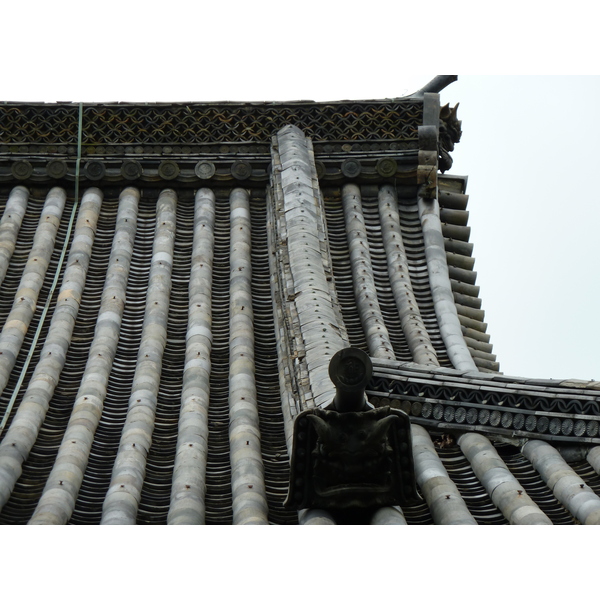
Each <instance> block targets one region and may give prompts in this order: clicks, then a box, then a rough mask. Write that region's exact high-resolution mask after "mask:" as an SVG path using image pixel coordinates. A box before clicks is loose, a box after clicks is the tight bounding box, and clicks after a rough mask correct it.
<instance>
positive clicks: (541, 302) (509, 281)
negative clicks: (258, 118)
mask: <svg viewBox="0 0 600 600" xmlns="http://www.w3.org/2000/svg"><path fill="white" fill-rule="evenodd" d="M575 4H577V3H575ZM34 5H35V7H36V10H35V11H33V10H32V7H31V4H28V5H27V6H25V5H24V4H23V5H20V6H11V7H9V8H7V9H6V10H7V11H8V16H7V17H5V19H4V22H5V23H9V22H12V23H21V24H23V23H27V26H26V27H25V26H21V27H16V28H15V29H9V30H8V31H6V32H4V34H5V39H4V43H3V45H4V48H5V49H9V50H10V53H9V56H10V59H9V60H7V61H5V63H4V65H3V69H4V75H3V77H2V78H1V79H0V100H25V101H41V100H43V101H56V100H72V101H116V100H123V101H148V102H151V101H186V100H197V101H206V100H297V99H311V100H340V99H346V98H351V99H364V98H385V97H394V96H401V95H405V94H409V93H411V92H413V91H415V90H416V89H417V88H418V87H420V86H421V85H423V84H424V83H426V82H427V81H429V79H431V78H432V77H433V76H434V75H435V74H437V73H444V72H449V71H451V72H456V71H458V72H459V81H458V82H456V83H454V84H452V85H451V86H450V87H449V88H447V89H446V90H445V91H444V92H443V93H442V101H443V102H450V103H451V104H455V103H457V102H459V103H460V108H459V118H461V119H462V120H463V139H462V141H461V143H460V144H458V145H457V147H456V150H455V152H454V155H453V156H454V161H455V163H454V166H453V168H452V170H451V172H454V173H457V174H463V175H468V176H469V184H468V190H467V191H468V193H469V195H470V201H469V209H470V221H469V222H470V225H471V227H472V237H471V241H472V242H474V244H475V251H474V256H475V258H476V270H477V271H478V284H479V285H480V286H481V297H482V298H483V308H484V309H485V310H486V320H487V321H488V323H489V329H488V332H489V333H490V334H491V336H492V340H491V341H492V343H493V344H494V349H495V352H496V353H497V355H498V360H499V361H500V364H501V368H502V370H503V371H504V372H505V373H507V374H512V375H526V376H532V377H555V378H566V377H576V378H582V379H600V360H599V359H600V350H599V349H598V348H599V346H598V340H599V339H600V318H599V317H598V312H597V308H596V306H597V302H596V299H597V296H598V292H599V286H600V283H598V277H597V271H598V269H597V268H596V261H597V260H598V257H600V236H598V234H597V230H598V225H597V223H598V221H599V217H600V198H599V195H600V192H598V191H597V188H596V187H595V185H594V183H595V182H594V171H595V168H596V165H597V152H596V146H597V140H599V139H600V135H599V134H600V125H599V119H598V98H599V92H600V78H599V77H589V76H587V77H586V76H583V77H575V76H568V77H558V76H555V75H549V76H529V75H527V76H524V75H523V76H505V75H502V76H499V75H494V76H463V75H460V72H461V67H462V71H467V72H471V73H472V72H477V73H483V72H486V71H487V72H495V73H511V72H516V73H523V72H527V73H531V72H537V73H543V74H545V75H548V74H551V73H555V72H556V71H557V70H558V71H559V72H566V73H578V74H581V72H583V73H585V72H586V71H585V69H586V68H588V69H589V68H590V67H589V65H588V66H587V67H586V63H585V57H586V56H595V55H596V51H595V49H594V52H593V54H592V53H590V52H589V51H588V50H590V49H592V48H593V39H595V33H594V34H593V36H592V33H593V26H592V24H591V23H589V20H586V19H582V20H578V21H577V27H578V30H577V43H579V44H580V47H581V50H582V51H581V52H580V53H579V54H577V55H576V56H575V60H574V58H573V54H568V53H567V52H565V49H564V45H561V43H560V42H557V38H556V36H555V35H554V33H553V31H554V29H552V28H553V27H556V26H560V27H561V29H562V30H566V29H565V26H567V25H568V23H567V22H566V21H565V17H564V16H562V15H561V16H560V18H559V20H557V21H556V22H554V23H553V22H552V19H553V18H556V17H552V15H549V14H545V15H543V16H540V15H539V14H538V12H537V11H535V10H534V9H533V8H532V9H529V8H528V7H526V6H525V5H523V4H522V3H512V2H508V3H506V4H505V5H504V8H505V11H503V12H502V14H495V15H493V20H494V25H495V27H494V28H493V29H491V30H490V29H489V28H486V27H484V26H481V23H485V22H488V23H489V19H490V15H489V14H487V13H483V12H482V13H481V14H479V13H478V12H477V10H476V9H473V7H472V6H471V5H470V4H468V3H463V2H454V3H452V11H451V13H452V14H451V15H450V14H448V11H449V7H450V5H449V4H443V3H435V2H434V3H433V5H432V6H437V7H438V8H439V10H440V11H441V10H442V8H441V7H444V9H443V10H445V11H446V14H444V17H443V19H442V20H441V21H440V22H438V23H436V24H433V23H431V22H429V25H428V24H427V23H428V22H427V21H425V22H423V13H422V9H421V8H419V6H420V5H419V6H414V7H412V8H407V7H404V6H402V7H401V6H400V4H398V3H394V4H389V5H386V4H385V3H383V4H381V5H380V6H379V5H378V7H377V8H373V10H366V8H365V7H363V9H361V10H360V11H359V10H358V8H357V6H358V5H356V6H354V5H348V6H347V7H346V10H344V11H342V10H340V8H339V6H337V5H336V6H335V7H334V6H333V5H332V6H331V8H330V5H329V4H327V3H324V2H315V1H314V0H307V1H306V2H303V3H302V4H298V5H293V6H292V5H282V4H281V3H279V2H265V1H262V2H261V1H259V2H255V3H240V2H229V3H228V4H227V5H222V7H218V6H217V7H216V6H205V5H204V4H203V5H198V7H197V8H196V9H192V10H190V6H191V5H189V4H186V3H184V2H181V1H180V0H174V1H172V2H169V3H166V4H161V5H160V10H156V9H155V8H153V6H155V5H150V4H148V5H144V8H142V5H139V4H137V3H136V4H133V3H129V2H115V1H114V0H108V1H106V2H104V3H103V4H102V5H101V6H100V5H96V8H95V9H94V10H92V9H87V8H85V9H81V4H80V3H76V2H71V1H70V0H69V1H67V2H65V3H64V7H63V5H61V11H60V14H61V15H66V14H71V15H74V16H72V17H71V19H70V20H65V19H62V20H61V19H58V20H57V14H56V5H55V4H53V3H45V4H39V5H38V4H35V3H34ZM156 6H158V5H156ZM517 6H518V9H519V15H520V19H519V22H518V23H516V24H515V23H514V19H513V18H512V17H511V12H510V10H509V9H510V8H511V7H513V8H514V7H517ZM353 7H354V8H353ZM82 10H83V11H84V12H83V13H82ZM513 14H514V13H513ZM32 15H35V16H34V17H32ZM77 15H79V16H77ZM467 15H469V16H470V18H471V19H478V18H481V19H483V20H482V21H481V22H480V26H477V27H470V28H468V29H467V28H465V22H464V20H463V18H466V16H467ZM533 16H535V19H536V21H535V22H536V23H537V24H538V25H539V31H537V33H536V34H535V35H532V34H531V27H530V24H529V23H528V21H527V19H528V18H529V17H533ZM415 19H416V20H415ZM486 19H487V21H486ZM52 22H54V23H59V24H60V26H58V27H56V26H55V27H54V28H52V27H49V26H48V25H49V23H52ZM416 22H422V25H421V26H420V27H419V28H415V27H414V26H413V25H412V24H413V23H416ZM471 24H472V21H471ZM428 27H429V29H428ZM509 29H510V30H512V33H511V35H510V36H509V34H508V31H509ZM428 32H429V33H428ZM525 34H527V35H526V36H525ZM560 39H561V40H562V39H563V38H560ZM509 40H510V43H508V42H509ZM565 43H566V42H565ZM586 44H587V46H586ZM582 57H583V59H582ZM588 72H589V71H588Z"/></svg>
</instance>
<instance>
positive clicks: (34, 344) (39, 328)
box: [0, 102, 83, 436]
mask: <svg viewBox="0 0 600 600" xmlns="http://www.w3.org/2000/svg"><path fill="white" fill-rule="evenodd" d="M82 124H83V103H81V102H80V103H79V126H78V132H77V160H76V162H75V202H74V204H73V208H72V210H71V217H70V219H69V225H68V227H67V234H66V236H65V241H64V243H63V248H62V252H61V254H60V257H59V259H58V265H57V267H56V272H55V274H54V280H53V281H52V285H51V286H50V291H49V292H48V298H47V299H46V304H45V306H44V310H43V311H42V314H41V316H40V322H39V323H38V326H37V329H36V332H35V335H34V336H33V340H32V342H31V347H30V348H29V352H28V354H27V357H26V359H25V363H24V365H23V368H22V369H21V374H20V376H19V379H18V381H17V385H16V386H15V389H14V391H13V393H12V396H11V397H10V400H9V402H8V405H7V407H6V410H5V412H4V416H3V418H2V422H0V436H1V435H2V433H3V432H4V428H5V427H6V424H7V423H8V419H9V418H10V414H11V412H12V409H13V407H14V405H15V402H16V400H17V396H18V395H19V392H20V391H21V387H22V386H23V381H24V380H25V376H26V375H27V371H28V370H29V365H30V364H31V359H32V358H33V353H34V352H35V349H36V348H37V344H38V341H39V338H40V335H41V333H42V327H43V326H44V323H45V322H46V317H47V316H48V311H49V310H50V304H52V300H53V298H54V293H55V292H56V286H57V285H58V280H59V279H60V272H61V269H62V266H63V263H64V261H65V256H66V255H67V250H68V248H69V245H70V241H71V234H72V232H73V224H74V223H75V215H76V214H77V209H78V208H79V176H80V168H81V131H82Z"/></svg>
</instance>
